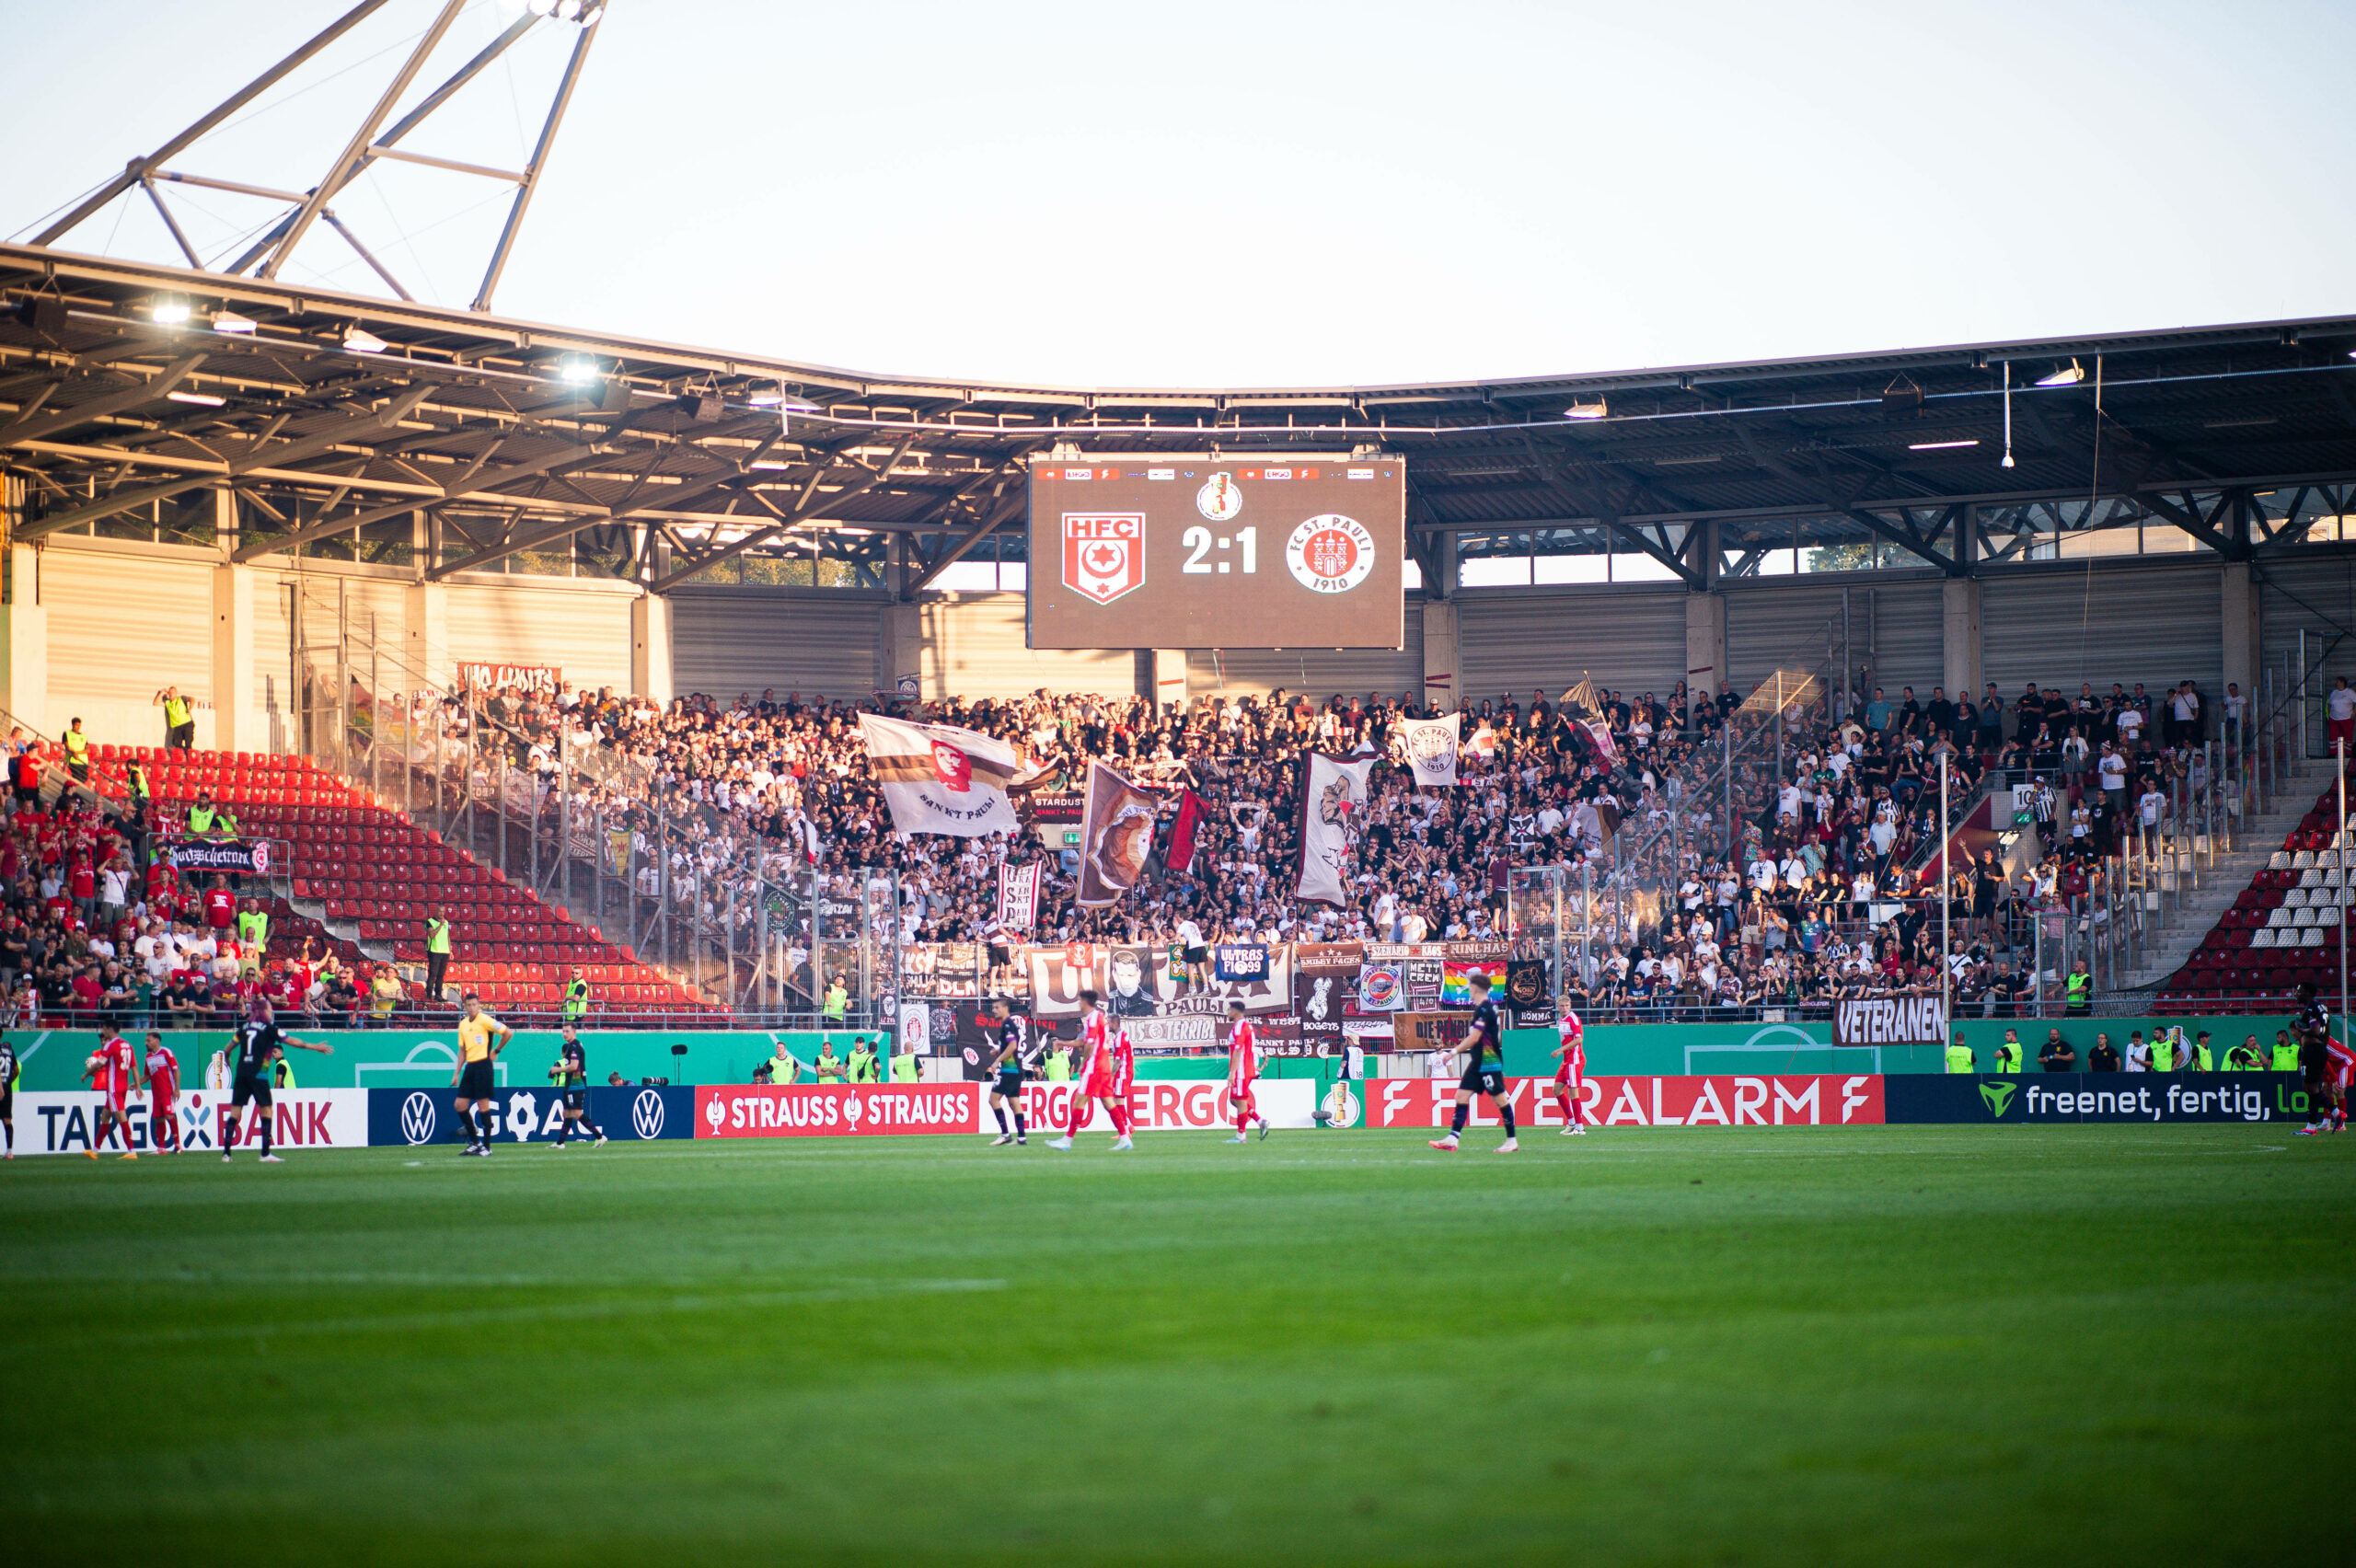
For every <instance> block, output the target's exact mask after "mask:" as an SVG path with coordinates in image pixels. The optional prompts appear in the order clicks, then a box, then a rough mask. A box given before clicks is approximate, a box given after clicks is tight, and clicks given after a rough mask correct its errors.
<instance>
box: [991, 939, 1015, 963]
mask: <svg viewBox="0 0 2356 1568" xmlns="http://www.w3.org/2000/svg"><path fill="white" fill-rule="evenodd" d="M1013 962H1014V950H1013V949H1012V948H1011V947H1000V946H999V944H998V943H996V942H992V943H991V944H990V965H991V967H993V968H997V969H1003V968H1005V967H1006V966H1007V965H1009V964H1011V963H1013Z"/></svg>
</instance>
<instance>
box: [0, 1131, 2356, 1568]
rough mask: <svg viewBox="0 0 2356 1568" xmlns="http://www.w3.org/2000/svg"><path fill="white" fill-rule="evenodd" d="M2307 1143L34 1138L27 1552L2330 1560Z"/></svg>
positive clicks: (2328, 1446)
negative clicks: (234, 1143)
mask: <svg viewBox="0 0 2356 1568" xmlns="http://www.w3.org/2000/svg"><path fill="white" fill-rule="evenodd" d="M2290 1133H2291V1128H2290V1127H2288V1126H2285V1125H2283V1124H2263V1125H2256V1126H2249V1127H2241V1126H2171V1127H2154V1128H2150V1129H2134V1128H2127V1129H2121V1128H2118V1127H2115V1126H2106V1127H2085V1128H2077V1127H2064V1128H1992V1127H1972V1126H1967V1127H1876V1128H1870V1129H1854V1128H1850V1129H1830V1128H1828V1129H1821V1130H1819V1129H1798V1128H1774V1129H1765V1128H1752V1129H1743V1130H1729V1131H1717V1130H1711V1131H1702V1132H1692V1131H1682V1130H1680V1131H1668V1130H1661V1131H1649V1130H1634V1131H1613V1132H1610V1133H1603V1134H1598V1135H1595V1136H1588V1137H1586V1138H1583V1139H1572V1138H1564V1137H1558V1136H1553V1134H1552V1133H1551V1132H1550V1133H1547V1134H1545V1135H1542V1136H1533V1137H1530V1138H1529V1139H1526V1140H1525V1142H1524V1147H1523V1152H1521V1153H1520V1154H1519V1155H1516V1156H1513V1157H1509V1158H1503V1159H1501V1158H1498V1157H1496V1156H1495V1155H1493V1154H1491V1153H1490V1152H1489V1148H1490V1146H1491V1144H1492V1143H1494V1141H1495V1136H1496V1135H1495V1134H1494V1133H1492V1134H1488V1135H1482V1136H1478V1138H1477V1141H1474V1142H1471V1143H1468V1144H1467V1145H1466V1147H1465V1149H1464V1151H1463V1152H1461V1153H1459V1154H1455V1155H1452V1156H1451V1155H1442V1154H1438V1153H1434V1152H1433V1151H1431V1150H1430V1149H1428V1148H1426V1147H1425V1145H1424V1141H1423V1137H1422V1136H1417V1135H1411V1134H1406V1133H1387V1132H1353V1133H1311V1132H1279V1133H1277V1134H1276V1136H1273V1137H1271V1138H1269V1139H1268V1140H1267V1141H1265V1142H1255V1143H1253V1144H1250V1145H1248V1146H1244V1147H1231V1146H1228V1145H1225V1144H1221V1143H1218V1142H1216V1141H1214V1135H1209V1134H1168V1135H1154V1134H1141V1135H1140V1136H1139V1140H1138V1142H1139V1147H1138V1152H1136V1153H1135V1154H1132V1155H1112V1154H1108V1153H1106V1152H1105V1148H1104V1145H1105V1141H1106V1140H1105V1137H1104V1136H1103V1135H1102V1134H1091V1135H1089V1136H1087V1137H1086V1138H1084V1139H1083V1140H1082V1146H1081V1148H1080V1150H1079V1151H1077V1152H1075V1153H1072V1154H1058V1153H1055V1152H1051V1151H1049V1150H1047V1149H1045V1147H1042V1145H1041V1141H1040V1140H1039V1139H1037V1138H1034V1140H1033V1142H1032V1144H1031V1146H1030V1147H1027V1148H1012V1147H1009V1148H989V1147H984V1146H983V1144H982V1142H981V1140H979V1139H971V1140H969V1139H965V1138H963V1137H959V1138H948V1137H912V1138H901V1139H857V1140H851V1139H845V1140H808V1141H801V1140H790V1141H779V1142H775V1143H743V1142H729V1143H725V1144H715V1145H711V1146H701V1145H692V1144H674V1145H633V1146H629V1147H624V1146H623V1145H620V1144H616V1145H612V1146H609V1147H606V1148H604V1149H601V1150H595V1151H585V1150H571V1151H561V1152H560V1151H556V1150H552V1149H549V1148H545V1147H503V1148H502V1149H500V1151H499V1152H498V1153H497V1155H496V1156H495V1157H494V1158H492V1159H488V1160H476V1159H461V1158H458V1157H457V1156H456V1153H455V1151H454V1150H453V1149H452V1148H451V1147H448V1146H443V1147H429V1148H425V1149H422V1150H419V1149H394V1148H380V1149H369V1150H364V1151H363V1150H355V1151H349V1152H337V1153H310V1152H299V1151H298V1152H296V1153H295V1154H293V1155H291V1156H290V1157H289V1159H288V1162H287V1163H286V1164H284V1165H283V1166H275V1167H263V1166H259V1165H257V1164H256V1163H255V1162H254V1161H253V1159H252V1157H251V1156H250V1154H241V1155H240V1157H239V1159H238V1162H237V1164H236V1165H235V1166H233V1167H229V1168H224V1167H223V1166H222V1165H221V1164H220V1162H219V1161H218V1160H217V1159H213V1158H212V1157H210V1156H191V1157H188V1158H185V1159H167V1158H156V1157H149V1158H145V1159H141V1160H140V1161H138V1162H137V1163H136V1164H127V1163H121V1162H116V1161H112V1160H110V1161H106V1162H103V1163H98V1164H93V1163H92V1162H90V1161H87V1160H85V1159H18V1160H17V1161H16V1162H15V1163H14V1164H13V1165H9V1166H7V1167H6V1168H0V1281H5V1286H6V1294H5V1299H6V1318H5V1324H4V1325H0V1409H5V1410H6V1412H7V1422H6V1427H7V1435H6V1445H5V1450H0V1478H5V1480H0V1497H4V1498H5V1500H6V1522H5V1524H4V1525H0V1530H5V1532H6V1538H7V1539H8V1542H9V1550H8V1551H7V1556H8V1557H9V1558H10V1559H11V1560H13V1561H16V1562H108V1563H114V1564H120V1563H123V1562H144V1561H159V1562H233V1561H234V1562H240V1563H247V1562H257V1561H264V1562H297V1563H299V1562H334V1563H339V1564H353V1563H375V1562H388V1563H389V1562H461V1561H463V1562H485V1563H502V1564H516V1563H537V1562H564V1563H578V1562H595V1561H628V1562H674V1563H678V1564H687V1563H706V1562H739V1561H742V1562H873V1563H907V1562H943V1563H957V1562H1025V1563H1043V1562H1091V1563H1120V1562H1138V1563H1145V1562H1172V1563H1178V1562H1190V1563H1191V1562H1452V1563H1464V1562H1473V1563H1489V1562H1545V1563H1563V1562H1589V1561H1596V1562H1858V1563H1868V1562H1870V1563H1887V1562H1900V1561H1902V1562H1909V1563H1911V1564H1921V1563H1929V1562H1957V1563H1986V1562H1996V1561H2002V1560H2004V1559H2007V1558H2018V1557H2024V1556H2025V1557H2026V1558H2027V1560H2030V1561H2045V1562H2134V1563H2138V1564H2142V1565H2145V1568H2148V1565H2149V1564H2152V1563H2154V1562H2178V1561H2185V1560H2191V1561H2199V1562H2212V1561H2218V1562H2223V1561H2243V1560H2250V1561H2256V1560H2262V1559H2273V1560H2277V1561H2280V1560H2291V1561H2297V1560H2300V1559H2301V1558H2302V1557H2304V1556H2305V1555H2307V1554H2310V1553H2314V1552H2317V1551H2320V1552H2321V1553H2322V1554H2323V1555H2324V1556H2326V1557H2332V1556H2336V1555H2337V1552H2338V1551H2339V1549H2336V1548H2332V1547H2331V1546H2330V1545H2329V1542H2330V1541H2331V1540H2333V1539H2339V1538H2340V1537H2341V1536H2342V1535H2343V1534H2344V1533H2345V1525H2344V1522H2343V1521H2342V1520H2340V1519H2339V1511H2340V1510H2339V1507H2338V1502H2337V1500H2338V1499H2339V1495H2340V1493H2341V1491H2342V1490H2343V1487H2342V1485H2341V1482H2339V1480H2337V1479H2335V1478H2339V1477H2343V1476H2345V1475H2346V1474H2347V1473H2348V1469H2349V1466H2350V1461H2351V1460H2356V1418H2351V1414H2350V1397H2351V1395H2356V1378H2352V1377H2351V1375H2350V1350H2351V1346H2350V1329H2351V1324H2352V1323H2356V1318H2351V1313H2356V1255H2351V1250H2350V1223H2351V1221H2356V1136H2343V1137H2326V1138H2302V1137H2295V1136H2288V1135H2289V1134H2290ZM20 1134H21V1129H20ZM2317 1488H2320V1489H2321V1490H2320V1491H2318V1490H2316V1489H2317ZM2318 1503H2320V1504H2321V1505H2322V1506H2321V1507H2320V1508H2319V1507H2317V1506H2316V1505H2317V1504H2318Z"/></svg>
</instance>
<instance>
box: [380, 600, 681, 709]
mask: <svg viewBox="0 0 2356 1568" xmlns="http://www.w3.org/2000/svg"><path fill="white" fill-rule="evenodd" d="M633 597H634V594H631V593H629V591H627V590H623V589H620V588H619V586H618V585H603V584H590V583H583V582H572V581H570V580H567V579H557V580H554V581H552V582H547V583H540V582H535V581H534V580H533V579H531V578H528V577H518V578H514V579H512V580H510V581H509V582H503V583H499V584H496V585H478V584H475V583H464V584H460V583H453V584H451V587H450V597H449V612H448V616H449V618H448V620H447V622H446V626H447V630H448V638H449V657H450V661H451V663H468V662H470V661H474V660H484V661H488V662H491V663H502V664H554V665H557V666H558V667H559V668H560V669H561V670H562V671H563V672H564V678H565V679H566V680H568V681H570V682H572V684H573V685H574V686H581V687H584V688H595V687H597V686H612V687H614V688H615V689H616V690H618V691H628V690H629V606H630V600H631V599H632V598H633ZM399 624H400V623H399V620H398V608H396V611H395V614H394V617H393V618H391V619H389V620H388V621H387V626H391V627H398V625H399Z"/></svg>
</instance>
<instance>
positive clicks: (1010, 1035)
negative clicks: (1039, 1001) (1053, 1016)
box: [989, 997, 1031, 1148]
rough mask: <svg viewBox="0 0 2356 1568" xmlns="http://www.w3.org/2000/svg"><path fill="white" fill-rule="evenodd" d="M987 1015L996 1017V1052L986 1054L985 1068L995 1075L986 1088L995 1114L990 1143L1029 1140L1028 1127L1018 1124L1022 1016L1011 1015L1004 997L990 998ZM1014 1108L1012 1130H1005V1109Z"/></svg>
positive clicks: (1025, 1141) (1020, 1105)
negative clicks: (996, 1122)
mask: <svg viewBox="0 0 2356 1568" xmlns="http://www.w3.org/2000/svg"><path fill="white" fill-rule="evenodd" d="M990 1016H991V1017H993V1018H995V1019H996V1020H998V1052H997V1054H996V1055H993V1056H991V1057H990V1065H989V1070H990V1071H991V1072H992V1073H994V1074H996V1075H997V1082H996V1083H995V1084H994V1085H993V1086H992V1087H991V1089H990V1114H992V1115H993V1116H996V1117H997V1118H998V1136H996V1137H994V1138H992V1139H991V1140H990V1147H992V1148H997V1147H999V1146H1000V1145H1001V1144H1023V1145H1028V1144H1029V1143H1030V1141H1031V1129H1030V1128H1028V1127H1026V1126H1024V1125H1023V1124H1022V1020H1021V1019H1019V1018H1016V1017H1015V1016H1014V1005H1013V1004H1012V1003H1011V1002H1009V1001H1008V1000H1007V999H1006V998H1005V997H991V998H990ZM1010 1107H1011V1108H1012V1110H1013V1112H1014V1130H1013V1131H1012V1132H1009V1131H1007V1127H1006V1113H1007V1111H1008V1109H1009V1108H1010Z"/></svg>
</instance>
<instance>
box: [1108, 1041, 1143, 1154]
mask: <svg viewBox="0 0 2356 1568" xmlns="http://www.w3.org/2000/svg"><path fill="white" fill-rule="evenodd" d="M1137 1081H1138V1048H1137V1045H1136V1044H1135V1043H1133V1042H1132V1041H1131V1040H1130V1039H1129V1026H1128V1025H1127V1024H1126V1023H1125V1024H1123V1025H1121V1027H1120V1030H1119V1031H1118V1032H1116V1033H1115V1034H1114V1036H1113V1098H1112V1101H1110V1102H1109V1103H1107V1104H1106V1105H1105V1107H1104V1109H1105V1110H1106V1111H1108V1112H1110V1113H1112V1116H1113V1128H1114V1131H1115V1132H1117V1133H1119V1134H1120V1135H1121V1136H1119V1137H1117V1138H1114V1140H1113V1147H1114V1148H1115V1149H1129V1148H1135V1147H1138V1146H1137V1143H1136V1141H1135V1140H1134V1139H1132V1138H1131V1137H1130V1136H1129V1134H1130V1132H1131V1131H1132V1130H1133V1129H1134V1128H1135V1126H1136V1124H1137V1123H1136V1118H1134V1117H1132V1116H1131V1115H1130V1114H1129V1090H1131V1089H1133V1088H1135V1087H1136V1085H1137Z"/></svg>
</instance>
